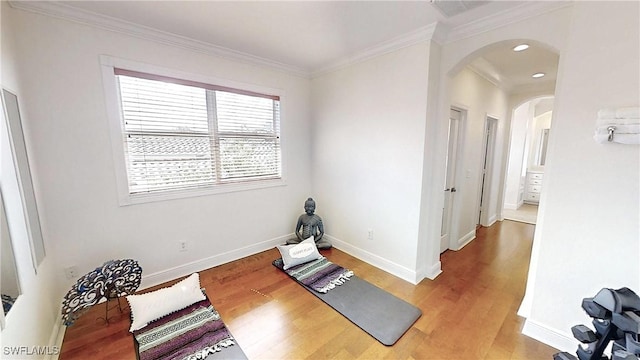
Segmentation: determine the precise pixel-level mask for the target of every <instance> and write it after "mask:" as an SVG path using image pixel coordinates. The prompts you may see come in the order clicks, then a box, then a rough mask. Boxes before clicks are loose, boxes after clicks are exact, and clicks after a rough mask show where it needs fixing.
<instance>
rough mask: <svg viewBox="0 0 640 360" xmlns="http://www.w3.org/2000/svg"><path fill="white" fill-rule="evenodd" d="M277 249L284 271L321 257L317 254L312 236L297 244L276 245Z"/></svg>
mask: <svg viewBox="0 0 640 360" xmlns="http://www.w3.org/2000/svg"><path fill="white" fill-rule="evenodd" d="M277 248H278V250H279V251H280V255H281V256H282V262H283V263H284V267H283V269H284V270H287V269H289V268H290V267H293V266H296V265H300V264H304V263H306V262H309V261H313V260H316V259H320V258H321V257H322V255H320V253H319V252H318V247H317V246H316V242H315V241H314V240H313V236H311V237H310V238H308V239H306V240H304V241H301V242H300V243H299V244H295V245H278V246H277Z"/></svg>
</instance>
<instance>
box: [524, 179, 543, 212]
mask: <svg viewBox="0 0 640 360" xmlns="http://www.w3.org/2000/svg"><path fill="white" fill-rule="evenodd" d="M543 177H544V173H543V172H541V171H528V172H527V179H526V183H525V192H524V202H526V203H533V204H537V203H538V202H540V190H542V178H543Z"/></svg>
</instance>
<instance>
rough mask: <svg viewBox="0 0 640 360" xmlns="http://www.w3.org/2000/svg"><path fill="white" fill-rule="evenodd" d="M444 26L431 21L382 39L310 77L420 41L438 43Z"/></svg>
mask: <svg viewBox="0 0 640 360" xmlns="http://www.w3.org/2000/svg"><path fill="white" fill-rule="evenodd" d="M444 31H445V30H444V28H443V26H442V24H440V23H433V24H429V25H427V26H424V27H421V28H419V29H418V30H415V31H411V32H409V33H406V34H404V35H401V36H398V37H396V38H393V39H391V40H388V41H384V42H382V43H380V44H378V45H375V46H373V47H370V48H368V49H365V50H363V51H360V52H358V53H356V54H354V55H353V56H350V57H347V58H343V59H340V60H337V61H335V62H332V63H330V64H329V65H327V66H324V67H322V68H320V69H319V70H317V71H313V72H312V73H311V77H312V78H314V77H317V76H320V75H323V74H326V73H328V72H332V71H336V70H339V69H342V68H344V67H347V66H349V65H353V64H356V63H360V62H363V61H366V60H369V59H372V58H375V57H378V56H380V55H384V54H388V53H391V52H394V51H397V50H400V49H402V48H405V47H408V46H412V45H416V44H419V43H421V42H425V41H429V40H434V41H436V42H438V43H440V41H442V40H443V39H444Z"/></svg>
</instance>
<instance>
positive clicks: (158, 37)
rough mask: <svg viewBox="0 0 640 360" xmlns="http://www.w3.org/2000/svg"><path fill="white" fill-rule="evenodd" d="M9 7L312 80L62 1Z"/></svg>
mask: <svg viewBox="0 0 640 360" xmlns="http://www.w3.org/2000/svg"><path fill="white" fill-rule="evenodd" d="M9 4H10V5H11V7H13V8H15V9H19V10H24V11H29V12H33V13H37V14H41V15H46V16H51V17H55V18H58V19H63V20H68V21H72V22H75V23H79V24H83V25H88V26H92V27H97V28H100V29H103V30H107V31H112V32H116V33H121V34H126V35H130V36H135V37H138V38H141V39H144V40H149V41H154V42H158V43H161V44H164V45H170V46H175V47H179V48H183V49H186V50H191V51H195V52H199V53H203V54H207V55H214V56H219V57H223V58H226V59H231V60H235V61H240V62H244V63H248V64H252V65H261V66H266V67H269V68H272V69H275V70H278V71H283V72H286V73H290V74H292V75H295V76H300V77H304V78H308V77H309V75H310V74H309V71H308V70H305V69H302V68H299V67H295V66H292V65H288V64H283V63H280V62H277V61H273V60H269V59H265V58H261V57H259V56H255V55H251V54H248V53H244V52H241V51H237V50H233V49H229V48H226V47H222V46H218V45H214V44H211V43H207V42H204V41H199V40H194V39H191V38H188V37H185V36H181V35H177V34H173V33H169V32H165V31H161V30H157V29H154V28H150V27H147V26H143V25H139V24H135V23H132V22H129V21H124V20H120V19H116V18H113V17H110V16H106V15H101V14H96V13H94V12H91V11H87V10H83V9H78V8H75V7H72V6H69V5H66V4H63V3H60V2H58V1H9Z"/></svg>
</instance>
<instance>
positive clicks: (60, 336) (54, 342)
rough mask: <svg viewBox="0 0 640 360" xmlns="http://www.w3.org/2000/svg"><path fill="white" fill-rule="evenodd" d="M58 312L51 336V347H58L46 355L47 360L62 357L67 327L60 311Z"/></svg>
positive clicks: (56, 359) (55, 359)
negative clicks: (61, 352)
mask: <svg viewBox="0 0 640 360" xmlns="http://www.w3.org/2000/svg"><path fill="white" fill-rule="evenodd" d="M58 313H59V315H57V317H56V322H55V323H54V324H53V329H52V330H51V336H50V337H49V347H50V349H57V351H51V352H50V353H49V355H48V356H46V357H45V359H47V360H58V358H59V357H60V351H62V341H63V340H64V334H65V333H66V331H67V327H66V326H64V325H63V324H62V315H61V314H60V311H58Z"/></svg>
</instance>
